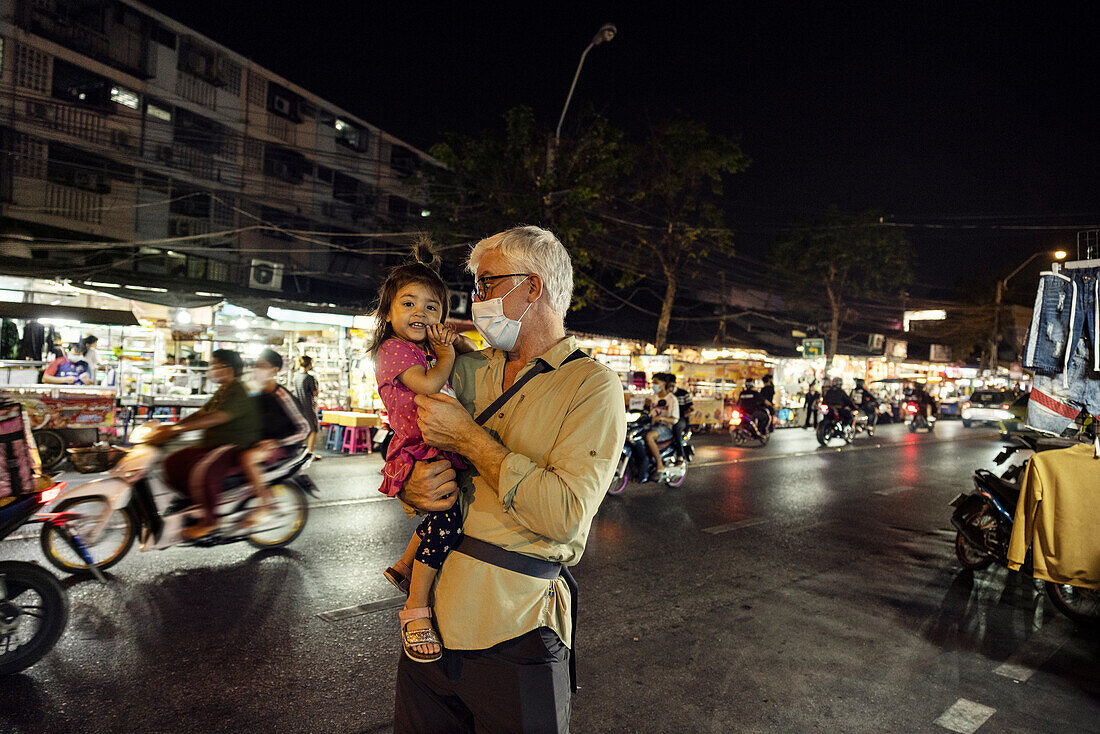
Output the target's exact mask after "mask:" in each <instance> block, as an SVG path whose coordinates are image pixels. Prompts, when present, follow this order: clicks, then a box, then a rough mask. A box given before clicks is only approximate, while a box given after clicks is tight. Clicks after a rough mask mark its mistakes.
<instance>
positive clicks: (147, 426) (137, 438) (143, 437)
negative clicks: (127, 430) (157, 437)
mask: <svg viewBox="0 0 1100 734" xmlns="http://www.w3.org/2000/svg"><path fill="white" fill-rule="evenodd" d="M158 428H160V421H146V422H145V423H142V424H141V425H140V426H138V427H137V428H135V429H134V432H133V433H131V434H130V443H145V442H146V441H148V440H149V439H150V438H151V437H152V435H153V433H154V432H155V431H156V430H157V429H158Z"/></svg>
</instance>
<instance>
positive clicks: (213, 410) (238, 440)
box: [150, 349, 260, 540]
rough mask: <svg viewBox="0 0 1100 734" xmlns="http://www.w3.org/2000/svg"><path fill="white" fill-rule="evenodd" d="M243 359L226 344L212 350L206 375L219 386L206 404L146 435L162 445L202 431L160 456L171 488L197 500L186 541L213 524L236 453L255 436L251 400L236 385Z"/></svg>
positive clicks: (234, 468)
mask: <svg viewBox="0 0 1100 734" xmlns="http://www.w3.org/2000/svg"><path fill="white" fill-rule="evenodd" d="M243 372H244V362H243V361H242V360H241V355H239V354H238V353H237V352H234V351H233V350H231V349H215V350H214V352H213V353H212V354H211V355H210V366H209V367H208V368H207V378H208V379H209V380H210V381H211V382H213V383H214V384H215V385H217V386H218V389H217V391H216V392H215V393H214V395H213V396H211V398H210V400H208V401H206V404H205V405H203V406H202V407H201V408H199V410H198V411H196V412H195V413H193V414H191V415H189V416H187V417H186V418H184V419H183V420H181V421H179V422H178V423H172V424H169V425H162V426H160V427H159V428H158V429H157V432H156V433H155V434H154V435H153V436H151V437H150V442H151V443H153V444H162V443H165V442H166V441H168V440H170V439H172V438H174V437H176V436H178V435H179V434H181V433H187V432H188V431H202V439H201V440H200V442H199V445H198V446H189V447H187V448H184V449H180V450H179V451H176V452H174V453H172V454H170V455H169V456H168V457H167V458H166V459H165V460H164V478H165V480H166V481H167V483H168V484H169V486H171V487H173V488H174V489H175V490H176V491H178V492H181V493H183V494H190V496H191V499H192V500H193V501H194V502H195V504H199V505H202V508H203V519H202V520H201V521H199V522H198V523H196V524H195V525H192V526H190V527H188V528H185V529H184V531H183V537H184V538H185V539H186V540H197V539H199V538H201V537H203V536H206V535H209V534H210V533H211V532H212V531H213V530H215V529H216V528H217V527H218V521H217V516H216V515H215V513H214V505H215V503H216V501H217V497H218V493H219V492H221V488H222V483H223V482H224V480H225V478H226V477H228V476H230V475H232V474H235V473H236V472H238V471H239V468H238V467H239V463H240V455H241V452H242V451H244V450H245V449H248V448H249V447H251V446H252V445H253V444H254V443H256V440H257V439H259V437H260V416H259V412H258V411H257V406H256V401H254V400H252V398H251V397H250V396H249V395H248V391H247V390H246V389H245V388H244V386H243V385H242V384H241V380H240V377H241V374H242V373H243Z"/></svg>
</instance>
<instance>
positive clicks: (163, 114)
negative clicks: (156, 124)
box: [145, 102, 172, 122]
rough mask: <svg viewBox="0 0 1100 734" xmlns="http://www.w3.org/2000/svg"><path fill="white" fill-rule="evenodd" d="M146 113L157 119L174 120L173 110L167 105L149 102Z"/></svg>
mask: <svg viewBox="0 0 1100 734" xmlns="http://www.w3.org/2000/svg"><path fill="white" fill-rule="evenodd" d="M145 114H146V115H148V116H149V117H152V118H153V119H155V120H163V121H164V122H171V121H172V110H171V109H170V108H169V107H168V106H167V105H164V106H161V105H159V104H154V103H152V102H149V103H147V104H146V105H145Z"/></svg>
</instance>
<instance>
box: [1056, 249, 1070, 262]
mask: <svg viewBox="0 0 1100 734" xmlns="http://www.w3.org/2000/svg"><path fill="white" fill-rule="evenodd" d="M1068 256H1069V253H1068V252H1066V251H1065V250H1055V252H1054V259H1055V260H1065V259H1066V257H1068Z"/></svg>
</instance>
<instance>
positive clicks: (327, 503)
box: [309, 495, 393, 509]
mask: <svg viewBox="0 0 1100 734" xmlns="http://www.w3.org/2000/svg"><path fill="white" fill-rule="evenodd" d="M392 500H393V497H386V496H385V495H379V496H377V497H358V498H356V499H349V500H322V501H321V502H311V503H310V504H309V506H310V509H316V508H321V507H344V506H346V505H366V504H369V503H371V502H389V501H392Z"/></svg>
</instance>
